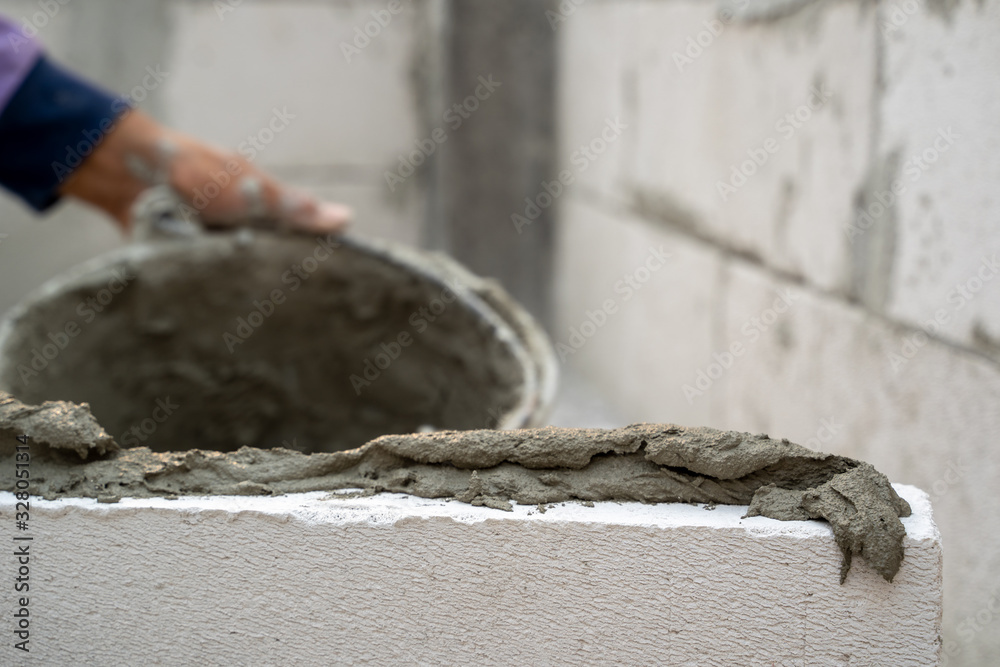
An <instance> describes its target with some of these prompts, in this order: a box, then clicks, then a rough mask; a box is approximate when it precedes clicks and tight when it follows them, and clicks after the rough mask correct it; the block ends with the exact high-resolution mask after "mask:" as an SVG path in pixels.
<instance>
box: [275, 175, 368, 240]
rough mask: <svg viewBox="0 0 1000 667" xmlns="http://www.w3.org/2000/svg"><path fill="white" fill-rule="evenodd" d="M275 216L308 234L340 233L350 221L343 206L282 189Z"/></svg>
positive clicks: (292, 227)
mask: <svg viewBox="0 0 1000 667" xmlns="http://www.w3.org/2000/svg"><path fill="white" fill-rule="evenodd" d="M279 197H280V198H279V203H278V211H277V212H276V215H277V217H278V219H279V220H281V222H282V223H283V224H284V225H285V226H287V227H289V228H291V229H296V230H299V231H303V232H308V233H310V234H329V233H332V232H339V231H342V230H343V229H344V228H345V227H346V226H347V225H348V223H350V221H351V209H350V208H348V207H347V206H344V205H343V204H335V203H333V202H324V201H318V200H317V199H315V198H314V197H312V196H310V195H308V194H306V193H304V192H301V191H298V190H296V189H294V188H288V187H286V188H284V189H283V190H282V191H281V193H280V195H279Z"/></svg>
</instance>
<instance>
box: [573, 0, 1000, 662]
mask: <svg viewBox="0 0 1000 667" xmlns="http://www.w3.org/2000/svg"><path fill="white" fill-rule="evenodd" d="M732 4H734V5H736V6H738V5H741V4H743V3H741V2H735V3H732ZM726 6H727V5H725V4H714V3H706V2H683V1H681V2H677V1H669V0H659V1H655V0H654V1H644V2H639V1H635V2H633V1H627V0H626V1H621V2H588V3H584V4H582V5H580V6H579V7H578V8H577V9H576V11H575V12H573V13H572V14H571V15H569V16H568V17H567V20H566V21H565V22H562V23H560V24H559V25H558V26H557V29H558V31H559V34H560V37H561V39H562V46H561V51H560V67H561V70H560V96H559V99H560V104H561V111H560V119H559V120H560V122H559V128H560V139H561V141H562V151H563V153H564V155H563V156H562V158H563V159H564V160H565V161H568V160H569V158H570V155H571V154H572V152H573V151H574V150H577V149H578V148H579V147H580V146H581V145H582V144H583V143H585V142H588V141H590V140H591V139H593V138H594V137H595V136H597V133H596V132H597V128H599V127H600V123H601V122H602V120H603V119H604V118H606V117H609V116H612V117H613V116H618V115H620V116H621V118H622V120H623V122H624V123H625V124H626V125H627V126H628V127H627V129H625V130H624V132H623V134H622V136H621V138H620V139H619V140H618V141H617V142H615V143H612V144H610V145H609V147H608V148H607V150H606V151H605V152H604V153H603V154H601V155H600V156H598V158H597V159H596V160H594V161H593V162H592V164H591V165H590V166H589V168H588V169H587V170H586V171H585V172H582V173H581V174H579V178H578V182H577V183H575V184H574V185H573V186H572V189H571V192H572V194H570V195H568V196H567V198H566V200H565V201H563V202H561V203H562V212H561V220H560V225H561V227H562V228H561V229H560V232H559V247H558V249H557V254H558V257H559V263H558V271H557V281H558V282H557V284H558V291H557V298H556V303H557V304H558V307H559V313H558V315H557V321H558V322H559V327H558V328H557V330H556V336H555V337H556V339H557V340H558V339H560V337H561V338H563V339H565V337H566V336H567V335H568V327H569V326H572V325H574V324H575V325H578V324H579V322H580V321H582V319H583V318H582V317H581V314H582V310H583V309H584V308H587V307H589V306H588V305H587V304H588V303H589V302H590V301H592V300H594V299H595V292H594V290H595V289H597V287H596V285H597V284H599V283H602V282H604V281H606V280H607V279H608V278H610V277H611V275H612V270H611V269H612V267H613V268H614V269H618V268H620V267H621V266H622V265H623V264H624V265H627V264H628V263H629V262H630V261H631V260H630V259H628V258H629V257H630V256H629V255H628V254H626V253H624V252H622V247H623V245H624V243H625V242H624V241H623V239H628V240H629V241H628V242H629V243H635V244H636V245H640V246H641V245H643V244H644V243H649V242H654V241H656V242H662V240H667V239H669V243H668V249H678V252H676V257H677V258H678V259H680V258H684V257H688V256H690V255H692V254H693V255H697V256H700V257H705V258H711V259H710V261H701V262H691V261H685V262H684V263H678V269H679V270H678V271H677V272H675V273H671V274H667V273H664V272H660V273H661V274H662V275H663V276H667V275H669V286H667V285H664V284H659V283H657V287H656V291H655V292H652V293H650V294H640V298H638V299H635V300H633V303H632V304H631V306H632V307H633V309H634V310H630V311H629V312H628V314H627V315H624V314H622V315H618V316H616V319H614V320H611V319H609V321H608V324H607V325H606V326H604V327H603V328H602V329H600V330H599V331H597V332H596V334H595V335H594V336H592V337H591V338H589V339H588V340H587V343H586V346H585V347H583V348H582V349H581V350H580V352H579V353H577V354H575V355H573V356H572V358H571V359H570V363H571V364H574V365H575V367H576V368H575V370H576V371H577V372H579V373H580V374H581V375H582V376H583V377H584V378H585V379H586V380H587V381H589V382H591V383H593V384H594V385H595V386H598V387H601V388H605V389H606V390H607V395H608V397H609V399H610V400H611V401H612V402H613V404H614V408H615V409H616V411H617V413H618V414H619V415H620V419H621V422H620V423H617V424H616V425H621V424H625V423H628V422H629V421H632V420H635V419H657V420H660V419H672V420H675V421H687V422H698V423H705V424H708V425H711V426H714V427H720V428H730V429H738V430H746V431H753V432H759V431H763V432H768V433H772V434H780V435H781V436H783V437H788V438H790V439H791V440H793V441H796V442H800V443H803V444H806V445H808V446H811V447H814V448H818V449H822V450H824V451H833V452H836V453H838V454H843V455H847V456H854V457H858V458H861V459H864V460H868V461H871V462H872V463H874V464H875V465H876V466H878V467H879V469H880V470H883V471H885V472H886V474H887V475H888V476H889V477H890V479H893V480H895V481H899V482H905V483H909V484H915V485H918V486H920V487H922V488H926V489H928V490H929V491H930V492H931V493H932V495H933V497H934V500H935V506H936V509H937V516H938V518H939V522H940V525H941V529H942V532H943V534H944V538H945V542H946V543H947V544H948V558H947V560H946V562H945V576H944V581H945V600H946V604H945V616H944V634H943V638H942V640H943V646H944V656H945V658H946V659H947V660H948V662H949V664H952V665H970V666H977V665H983V664H1000V634H998V633H997V632H995V626H996V624H997V622H998V619H1000V613H998V611H1000V607H998V606H997V605H998V602H1000V589H998V587H997V584H996V581H997V580H998V573H1000V556H998V554H1000V542H997V541H996V540H994V539H993V538H992V537H991V536H992V535H993V534H994V533H996V532H997V530H996V529H998V528H1000V523H998V521H997V516H998V512H1000V500H998V498H997V496H996V494H995V493H992V491H991V489H995V488H996V487H997V485H998V484H1000V454H998V453H997V451H996V448H995V447H994V446H993V443H994V442H995V441H996V434H997V433H998V432H1000V408H998V406H1000V364H998V360H1000V344H998V340H1000V339H998V331H1000V329H998V326H1000V325H998V322H1000V319H998V318H1000V309H998V307H997V304H998V303H1000V301H998V300H997V298H996V295H997V294H998V291H997V290H1000V280H998V279H996V278H997V275H996V273H997V269H996V268H995V267H996V266H997V265H996V260H995V259H994V253H996V252H997V251H1000V245H997V244H996V241H995V239H996V238H997V233H996V232H997V222H996V221H997V220H998V219H1000V217H998V216H1000V204H998V202H1000V200H998V199H997V197H996V196H994V195H993V194H991V193H992V192H993V190H995V188H993V190H991V187H992V184H993V183H995V182H996V180H997V178H996V177H995V175H996V174H997V169H998V164H1000V162H998V161H997V159H996V155H998V154H1000V153H998V149H1000V143H998V142H1000V134H998V129H997V128H998V127H1000V126H998V123H997V120H996V119H997V114H996V113H995V111H996V109H997V102H998V100H1000V85H998V83H997V82H998V81H1000V78H998V76H997V75H998V67H1000V58H998V57H997V48H998V47H997V40H996V39H995V35H996V34H997V29H998V27H1000V2H997V1H996V0H985V1H984V2H972V1H969V0H958V1H956V2H944V1H937V0H928V1H926V2H922V1H920V0H916V1H909V0H881V1H880V2H878V3H864V2H853V1H843V2H825V3H809V2H794V1H792V2H763V1H762V2H756V1H755V2H751V3H750V5H749V6H748V8H747V11H745V12H741V13H739V15H738V16H737V17H736V18H735V19H733V20H732V21H730V22H728V23H726V24H725V25H724V27H723V28H722V29H721V31H720V30H719V26H718V25H717V24H712V21H713V20H714V19H718V18H719V16H720V13H719V12H720V8H722V7H726ZM706 23H708V24H711V27H710V26H709V25H706ZM597 34H599V35H601V38H600V39H595V38H594V35H597ZM692 44H693V46H692ZM689 49H690V50H689ZM678 57H679V58H678ZM683 58H690V59H691V60H690V62H687V61H685V60H683ZM819 84H822V85H824V86H826V88H828V89H829V90H830V92H831V93H832V96H831V97H830V99H829V101H828V102H827V103H826V104H825V105H824V106H823V107H822V108H821V109H819V110H818V111H816V112H814V113H813V114H812V115H811V117H810V118H809V119H808V120H806V121H804V122H802V124H801V127H799V128H796V130H795V132H794V133H793V134H792V135H791V136H790V137H788V138H787V139H785V138H783V136H782V135H781V133H780V132H778V131H776V127H775V121H777V119H778V118H779V117H782V116H784V115H785V114H786V113H788V112H789V111H793V110H794V108H795V107H796V106H797V105H798V104H800V102H799V101H798V100H799V97H801V96H804V95H806V94H807V91H808V90H809V88H810V87H812V86H814V85H819ZM949 128H951V132H952V134H950V135H948V136H949V137H954V138H953V140H952V142H951V143H947V141H948V140H947V139H944V138H941V136H942V135H941V132H944V133H946V134H948V130H949ZM768 135H771V136H774V138H775V139H778V140H779V146H780V149H779V150H778V151H777V152H776V153H774V154H773V155H771V156H770V157H769V158H768V160H767V162H766V163H765V164H763V165H761V166H760V167H759V168H758V169H757V171H756V173H755V174H753V175H752V176H751V177H749V178H748V179H747V182H746V183H745V184H744V185H743V186H741V187H740V188H739V189H738V190H737V191H736V192H735V193H733V194H731V196H730V197H729V199H728V201H726V202H722V201H721V200H720V198H719V196H718V193H717V190H716V183H717V181H718V180H719V179H722V180H725V179H727V178H728V177H729V176H730V175H731V169H730V167H731V165H733V164H734V163H736V161H737V160H742V159H748V154H747V151H748V150H751V149H755V148H756V147H758V146H760V145H761V144H760V142H761V141H762V140H763V139H764V138H766V137H767V136H768ZM935 142H937V145H935ZM944 148H947V150H941V149H944ZM925 152H927V155H926V156H925V155H924V153H925ZM741 156H742V157H741ZM914 158H917V159H918V160H922V162H921V163H918V162H917V161H915V160H914ZM921 164H922V165H923V166H921ZM897 180H898V181H900V183H901V184H902V185H903V186H904V188H905V190H904V191H902V192H901V193H899V194H897V195H895V198H894V199H890V197H891V196H893V195H892V192H891V190H890V188H891V186H892V184H893V183H894V182H895V181H897ZM887 193H888V194H887ZM883 201H884V202H886V203H887V211H886V212H885V214H884V215H882V216H881V217H878V216H876V219H875V220H874V222H873V223H871V224H868V223H867V222H866V221H865V219H864V218H861V217H859V216H860V215H861V214H862V213H864V212H867V211H869V210H874V211H877V209H878V206H875V207H874V208H872V207H873V204H880V203H881V202H883ZM859 223H860V224H861V225H863V228H862V229H860V230H859V231H860V232H861V233H860V234H858V235H855V234H849V233H848V230H849V228H850V226H851V225H854V226H858V225H859ZM581 236H583V237H584V238H581ZM686 249H690V250H686ZM605 250H606V252H605ZM984 260H985V262H984ZM633 266H634V263H633ZM980 281H981V282H980ZM651 284H652V282H651ZM959 285H962V286H963V287H964V288H966V289H967V290H968V292H969V293H970V295H969V297H968V298H966V297H965V296H963V295H962V294H961V293H960V292H959V290H958V286H959ZM788 291H791V292H792V293H793V294H795V295H796V296H795V297H794V298H793V299H792V303H791V306H790V307H789V308H787V309H784V311H783V312H777V311H776V310H774V311H773V312H769V311H771V310H772V309H773V306H774V303H775V299H776V298H778V295H780V294H786V293H787V292H788ZM623 312H624V311H623ZM939 313H940V315H941V322H940V324H939V325H938V324H935V323H934V321H933V320H934V318H935V317H936V316H938V315H939ZM626 320H627V323H626ZM928 321H931V324H930V325H928ZM734 344H739V345H740V346H741V349H742V353H741V354H740V355H739V356H734V357H730V356H729V354H728V353H729V351H730V350H731V347H732V346H733V345H734ZM685 386H688V387H691V388H692V389H693V390H694V391H688V392H686V393H685ZM685 415H687V417H685ZM982 526H987V527H988V528H987V529H986V530H983V529H982Z"/></svg>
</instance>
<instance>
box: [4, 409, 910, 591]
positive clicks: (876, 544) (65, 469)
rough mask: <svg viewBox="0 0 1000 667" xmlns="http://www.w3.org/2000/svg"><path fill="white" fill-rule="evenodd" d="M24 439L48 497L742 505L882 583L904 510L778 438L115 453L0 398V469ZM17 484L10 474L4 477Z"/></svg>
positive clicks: (62, 414) (834, 465)
mask: <svg viewBox="0 0 1000 667" xmlns="http://www.w3.org/2000/svg"><path fill="white" fill-rule="evenodd" d="M20 433H27V434H28V435H29V436H31V437H32V438H34V442H35V443H36V446H35V447H34V450H33V451H34V453H33V454H32V468H31V470H32V475H33V488H34V491H35V492H36V493H39V494H41V495H43V496H45V497H47V498H56V497H59V496H82V497H90V498H97V499H98V500H103V501H111V502H113V501H115V500H117V499H118V498H121V497H123V496H132V497H153V496H167V497H172V496H178V495H208V494H220V495H233V494H237V495H251V494H252V495H266V494H283V493H298V492H306V491H333V490H337V489H363V490H365V492H366V493H377V492H382V491H389V492H399V493H409V494H412V495H415V496H421V497H425V498H455V499H458V500H460V501H463V502H468V503H472V504H474V505H485V506H487V507H493V508H497V509H510V502H511V501H513V502H516V503H519V504H530V505H544V504H546V503H556V502H564V501H570V500H577V501H583V502H593V501H639V502H645V503H657V502H699V503H722V504H735V505H749V506H750V507H749V510H748V512H747V515H748V516H766V517H770V518H773V519H780V520H786V521H790V520H802V519H825V520H827V521H828V522H830V525H831V526H832V527H833V532H834V536H835V538H836V541H837V544H838V546H839V547H840V549H841V552H842V553H843V556H844V561H843V566H842V568H841V583H843V581H844V580H845V579H846V577H847V573H848V571H849V569H850V566H851V559H852V557H853V556H854V555H859V556H861V557H862V558H864V559H865V560H866V561H868V562H869V563H870V564H871V566H872V567H873V568H875V570H876V571H877V572H878V573H879V574H881V575H882V576H883V577H885V578H886V579H887V580H889V581H892V578H893V576H895V574H896V572H897V571H898V570H899V566H900V563H901V562H902V559H903V538H904V536H905V529H904V528H903V525H902V523H901V522H900V520H899V517H901V516H909V514H910V508H909V506H908V505H907V503H906V501H904V500H903V499H902V498H900V497H899V496H898V495H897V494H896V492H895V491H894V490H893V488H892V486H891V485H890V484H889V480H888V479H887V478H886V477H885V475H883V474H881V473H880V472H878V471H877V470H875V469H874V468H873V467H872V466H871V465H869V464H867V463H863V462H861V461H857V460H854V459H849V458H845V457H841V456H834V455H831V454H821V453H818V452H813V451H811V450H808V449H806V448H804V447H801V446H799V445H796V444H792V443H790V442H788V441H787V440H772V439H770V438H768V437H767V436H766V435H750V434H749V433H738V432H735V431H716V430H714V429H709V428H684V427H681V426H674V425H670V424H635V425H632V426H628V427H626V428H621V429H614V430H601V429H566V428H552V427H549V428H539V429H523V430H514V431H494V430H476V431H442V432H437V433H428V434H413V435H400V436H391V435H390V436H383V437H380V438H377V439H375V440H372V441H371V442H369V443H367V444H365V445H364V446H363V447H360V448H358V449H352V450H349V451H342V452H333V453H316V454H311V455H307V454H303V453H301V452H296V451H290V450H287V449H281V448H278V449H270V450H262V449H254V448H250V447H244V448H241V449H240V450H238V451H236V452H229V453H223V452H216V451H202V450H196V449H193V450H190V451H183V452H166V453H155V452H152V451H150V450H149V449H148V448H145V447H143V448H136V449H127V450H123V449H118V448H117V447H116V446H115V445H114V444H113V443H111V442H110V438H109V436H108V435H107V433H106V432H104V431H103V430H102V429H100V427H99V426H97V423H96V421H95V420H94V419H93V417H92V416H91V415H90V413H89V411H88V410H87V409H86V406H74V405H70V404H65V403H47V404H45V405H43V406H41V407H39V408H28V407H25V406H24V405H22V404H21V403H20V402H19V401H17V400H15V399H13V398H11V397H9V396H6V395H0V437H2V440H0V443H2V445H0V458H2V459H3V460H0V465H5V466H9V467H10V469H13V461H10V460H8V459H10V458H11V457H12V456H13V453H14V442H15V440H14V436H15V435H17V434H20ZM3 488H4V489H5V490H12V489H13V480H9V481H5V482H4V487H3Z"/></svg>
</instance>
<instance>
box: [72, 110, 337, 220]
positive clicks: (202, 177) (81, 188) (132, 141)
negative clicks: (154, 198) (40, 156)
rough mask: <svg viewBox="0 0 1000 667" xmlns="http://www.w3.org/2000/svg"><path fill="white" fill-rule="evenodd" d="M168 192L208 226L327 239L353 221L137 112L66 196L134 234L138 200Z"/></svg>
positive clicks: (93, 157)
mask: <svg viewBox="0 0 1000 667" xmlns="http://www.w3.org/2000/svg"><path fill="white" fill-rule="evenodd" d="M164 184H167V185H170V186H171V187H172V188H173V190H174V191H176V192H177V193H178V195H180V197H181V199H182V200H183V202H184V203H185V204H186V205H188V206H190V207H192V208H193V209H194V210H195V211H196V212H197V214H198V215H197V217H198V218H199V219H200V220H201V221H202V222H203V223H204V224H205V225H207V226H213V227H225V226H236V225H241V224H250V223H264V224H265V225H270V226H275V227H279V226H282V227H286V228H289V229H293V230H296V231H302V232H306V233H311V234H329V233H331V232H337V231H340V230H342V229H343V228H344V227H346V226H347V224H348V222H349V220H350V217H351V211H350V209H349V208H348V207H346V206H343V205H340V204H334V203H329V202H321V201H317V200H316V199H315V198H313V197H312V196H310V195H308V194H306V193H304V192H300V191H297V190H295V189H293V188H290V187H287V186H285V185H283V184H281V183H278V182H277V181H275V180H274V179H273V178H271V177H270V176H268V175H266V174H264V173H263V172H262V171H260V170H259V169H257V168H256V167H254V166H253V165H251V164H250V162H249V161H247V160H246V159H244V158H243V157H241V156H239V155H236V154H234V153H229V152H227V151H224V150H221V149H218V148H214V147H212V146H209V145H207V144H205V143H202V142H200V141H198V140H197V139H194V138H192V137H189V136H186V135H184V134H182V133H180V132H176V131H174V130H171V129H169V128H165V127H163V126H161V125H160V124H158V123H157V122H156V121H154V120H153V119H152V118H150V117H149V116H147V115H145V114H143V113H142V112H140V111H138V110H132V111H130V112H129V113H128V114H126V115H124V116H123V117H122V118H121V119H120V120H119V122H118V124H117V125H116V126H115V128H114V129H113V130H112V131H111V132H109V133H108V134H107V135H106V136H105V137H104V140H103V141H102V142H101V143H100V144H99V145H98V147H97V148H96V149H95V150H94V152H93V153H92V154H91V155H90V157H88V159H87V160H86V161H84V163H83V164H82V165H81V166H80V167H79V168H78V169H77V170H76V171H75V172H74V173H73V174H72V175H71V176H70V177H69V178H68V179H67V180H66V182H65V184H64V185H63V187H62V189H61V194H63V195H67V196H70V197H75V198H77V199H80V200H83V201H85V202H87V203H89V204H91V205H93V206H95V207H97V208H99V209H101V210H103V211H104V212H106V213H107V214H108V215H110V216H111V217H112V218H114V219H115V220H116V221H117V222H118V223H119V224H120V225H121V227H122V228H123V229H125V230H129V227H130V223H131V211H132V207H133V205H134V204H135V202H136V201H137V199H138V198H139V196H140V195H141V194H142V193H143V192H144V191H145V190H146V189H147V188H149V187H150V186H153V185H164Z"/></svg>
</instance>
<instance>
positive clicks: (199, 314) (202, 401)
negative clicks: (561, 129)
mask: <svg viewBox="0 0 1000 667" xmlns="http://www.w3.org/2000/svg"><path fill="white" fill-rule="evenodd" d="M555 369H556V366H555V362H554V355H553V353H552V349H551V344H550V343H549V341H548V339H547V338H546V337H545V335H544V334H543V333H542V332H541V330H540V329H539V327H538V326H537V325H536V324H535V322H534V321H533V320H532V318H531V317H529V316H528V315H527V313H526V312H524V310H523V309H522V308H521V307H520V306H518V305H517V304H516V303H514V302H513V301H512V300H511V299H510V297H508V296H507V295H506V294H505V293H504V292H503V291H502V290H501V289H500V288H499V287H498V286H497V285H496V284H495V283H493V282H492V281H487V280H483V279H481V278H477V277H475V276H473V275H471V274H470V273H468V272H467V271H465V270H464V269H462V268H461V267H459V266H458V265H456V264H455V263H454V262H451V261H449V260H448V259H446V258H444V257H441V256H437V255H433V254H430V253H422V252H416V251H412V250H407V249H404V248H401V247H395V246H392V245H389V244H383V243H378V244H376V243H373V242H362V241H359V240H354V239H349V238H346V237H340V238H337V237H329V238H321V239H314V238H310V237H298V236H294V237H293V236H287V235H275V234H265V233H260V232H253V233H252V232H248V231H244V232H240V233H236V234H218V235H206V236H200V237H195V238H186V239H176V238H174V239H169V240H155V241H147V242H143V243H139V244H136V245H133V246H131V247H127V248H124V249H122V250H119V251H116V252H114V253H111V254H108V255H105V256H102V257H99V258H97V259H95V260H92V261H91V262H88V263H87V264H84V265H81V266H80V267H77V268H76V269H74V270H72V271H70V272H69V273H67V274H64V275H62V276H59V277H57V278H55V279H53V280H51V281H50V282H48V283H46V284H45V285H44V286H43V287H42V288H41V289H40V290H39V291H37V292H36V293H35V294H33V295H32V296H31V297H29V298H28V299H26V300H25V301H24V302H22V303H21V304H20V305H19V306H18V307H17V308H15V309H14V310H13V311H12V312H10V314H9V315H8V316H7V317H6V318H5V319H4V320H3V322H2V323H0V389H3V390H5V391H8V392H10V393H11V394H13V395H15V396H16V397H18V398H20V399H21V400H23V401H25V402H26V403H29V404H37V403H40V402H42V401H46V400H68V401H75V402H87V403H89V404H90V406H91V409H92V410H93V413H94V415H95V417H97V419H98V421H99V422H100V423H101V424H102V425H103V426H104V427H105V428H106V429H107V430H108V432H109V433H111V435H112V436H114V437H115V439H116V440H117V441H118V442H119V444H121V445H123V446H126V447H129V446H148V447H150V448H152V449H153V450H154V451H170V450H184V449H192V448H200V449H214V450H220V451H232V450H234V449H237V448H239V447H241V446H244V445H248V446H253V447H262V448H270V447H280V446H284V447H286V448H292V449H298V450H300V451H304V452H317V451H338V450H343V449H349V448H353V447H357V446H359V445H361V444H364V443H365V442H366V441H368V440H370V439H372V438H374V437H377V436H379V435H384V434H388V433H410V432H414V431H417V430H428V429H473V428H520V427H527V426H534V425H538V424H540V423H542V421H543V420H544V418H545V417H546V413H547V410H548V408H549V406H550V403H551V401H552V398H553V394H554V391H555V382H556V370H555Z"/></svg>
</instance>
